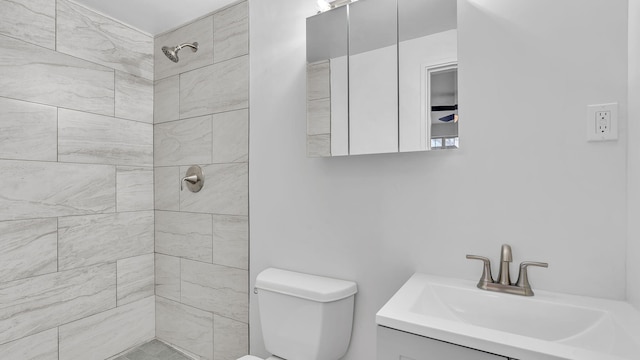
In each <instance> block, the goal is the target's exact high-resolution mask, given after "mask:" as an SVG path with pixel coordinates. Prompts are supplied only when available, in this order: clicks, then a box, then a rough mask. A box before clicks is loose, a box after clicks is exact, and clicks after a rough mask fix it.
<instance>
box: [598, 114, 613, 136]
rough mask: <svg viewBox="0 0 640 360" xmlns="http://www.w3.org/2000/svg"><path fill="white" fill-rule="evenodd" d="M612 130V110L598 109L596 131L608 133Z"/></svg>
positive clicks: (602, 133) (603, 133)
mask: <svg viewBox="0 0 640 360" xmlns="http://www.w3.org/2000/svg"><path fill="white" fill-rule="evenodd" d="M610 131H611V111H596V132H597V133H598V134H601V135H606V134H607V133H608V132H610Z"/></svg>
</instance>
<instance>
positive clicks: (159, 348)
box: [113, 340, 192, 360]
mask: <svg viewBox="0 0 640 360" xmlns="http://www.w3.org/2000/svg"><path fill="white" fill-rule="evenodd" d="M113 360H192V359H191V358H190V357H187V356H185V355H183V354H182V353H181V352H179V351H177V350H175V349H173V348H172V347H170V346H168V345H166V344H165V343H163V342H162V341H158V340H151V341H150V342H148V343H146V344H142V345H140V346H138V347H137V348H135V349H132V350H130V351H129V352H127V353H126V354H124V355H121V356H119V357H117V358H115V359H113Z"/></svg>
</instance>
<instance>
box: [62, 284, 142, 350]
mask: <svg viewBox="0 0 640 360" xmlns="http://www.w3.org/2000/svg"><path fill="white" fill-rule="evenodd" d="M154 337H155V298H154V297H153V296H150V297H147V298H145V299H142V300H139V301H137V302H134V303H131V304H128V305H125V306H119V307H117V308H115V309H111V310H109V311H105V312H103V313H100V314H97V315H93V316H90V317H88V318H85V319H82V320H78V321H75V322H72V323H69V324H66V325H63V326H60V360H77V359H82V360H103V359H107V358H109V357H111V356H113V355H117V354H118V353H121V352H123V351H125V350H127V349H129V348H131V347H134V346H136V345H140V344H143V343H145V342H147V341H149V340H152V339H153V338H154Z"/></svg>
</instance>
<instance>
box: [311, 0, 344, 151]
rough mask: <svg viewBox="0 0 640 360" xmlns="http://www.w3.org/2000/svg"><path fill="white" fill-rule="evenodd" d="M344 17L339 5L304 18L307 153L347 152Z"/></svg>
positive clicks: (342, 8)
mask: <svg viewBox="0 0 640 360" xmlns="http://www.w3.org/2000/svg"><path fill="white" fill-rule="evenodd" d="M348 21H349V20H348V17H347V7H346V6H343V7H340V8H337V9H334V10H331V11H328V12H324V13H321V14H318V15H316V16H313V17H310V18H308V19H307V155H308V156H310V157H322V156H337V155H348V154H349V149H348V143H349V135H348V132H349V129H348V126H349V125H348V124H349V114H348V109H349V104H348V102H349V94H348V61H347V56H348V49H349V46H348V40H349V33H348V26H349V22H348Z"/></svg>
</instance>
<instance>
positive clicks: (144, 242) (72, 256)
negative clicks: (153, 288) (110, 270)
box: [58, 211, 154, 270]
mask: <svg viewBox="0 0 640 360" xmlns="http://www.w3.org/2000/svg"><path fill="white" fill-rule="evenodd" d="M153 227H154V225H153V211H144V212H127V213H116V214H105V215H89V216H71V217H62V218H59V219H58V267H59V269H61V270H63V269H73V268H77V267H81V266H87V265H92V264H98V263H103V262H115V261H116V260H118V259H124V258H128V257H131V256H137V255H144V254H149V253H152V252H153Z"/></svg>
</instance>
